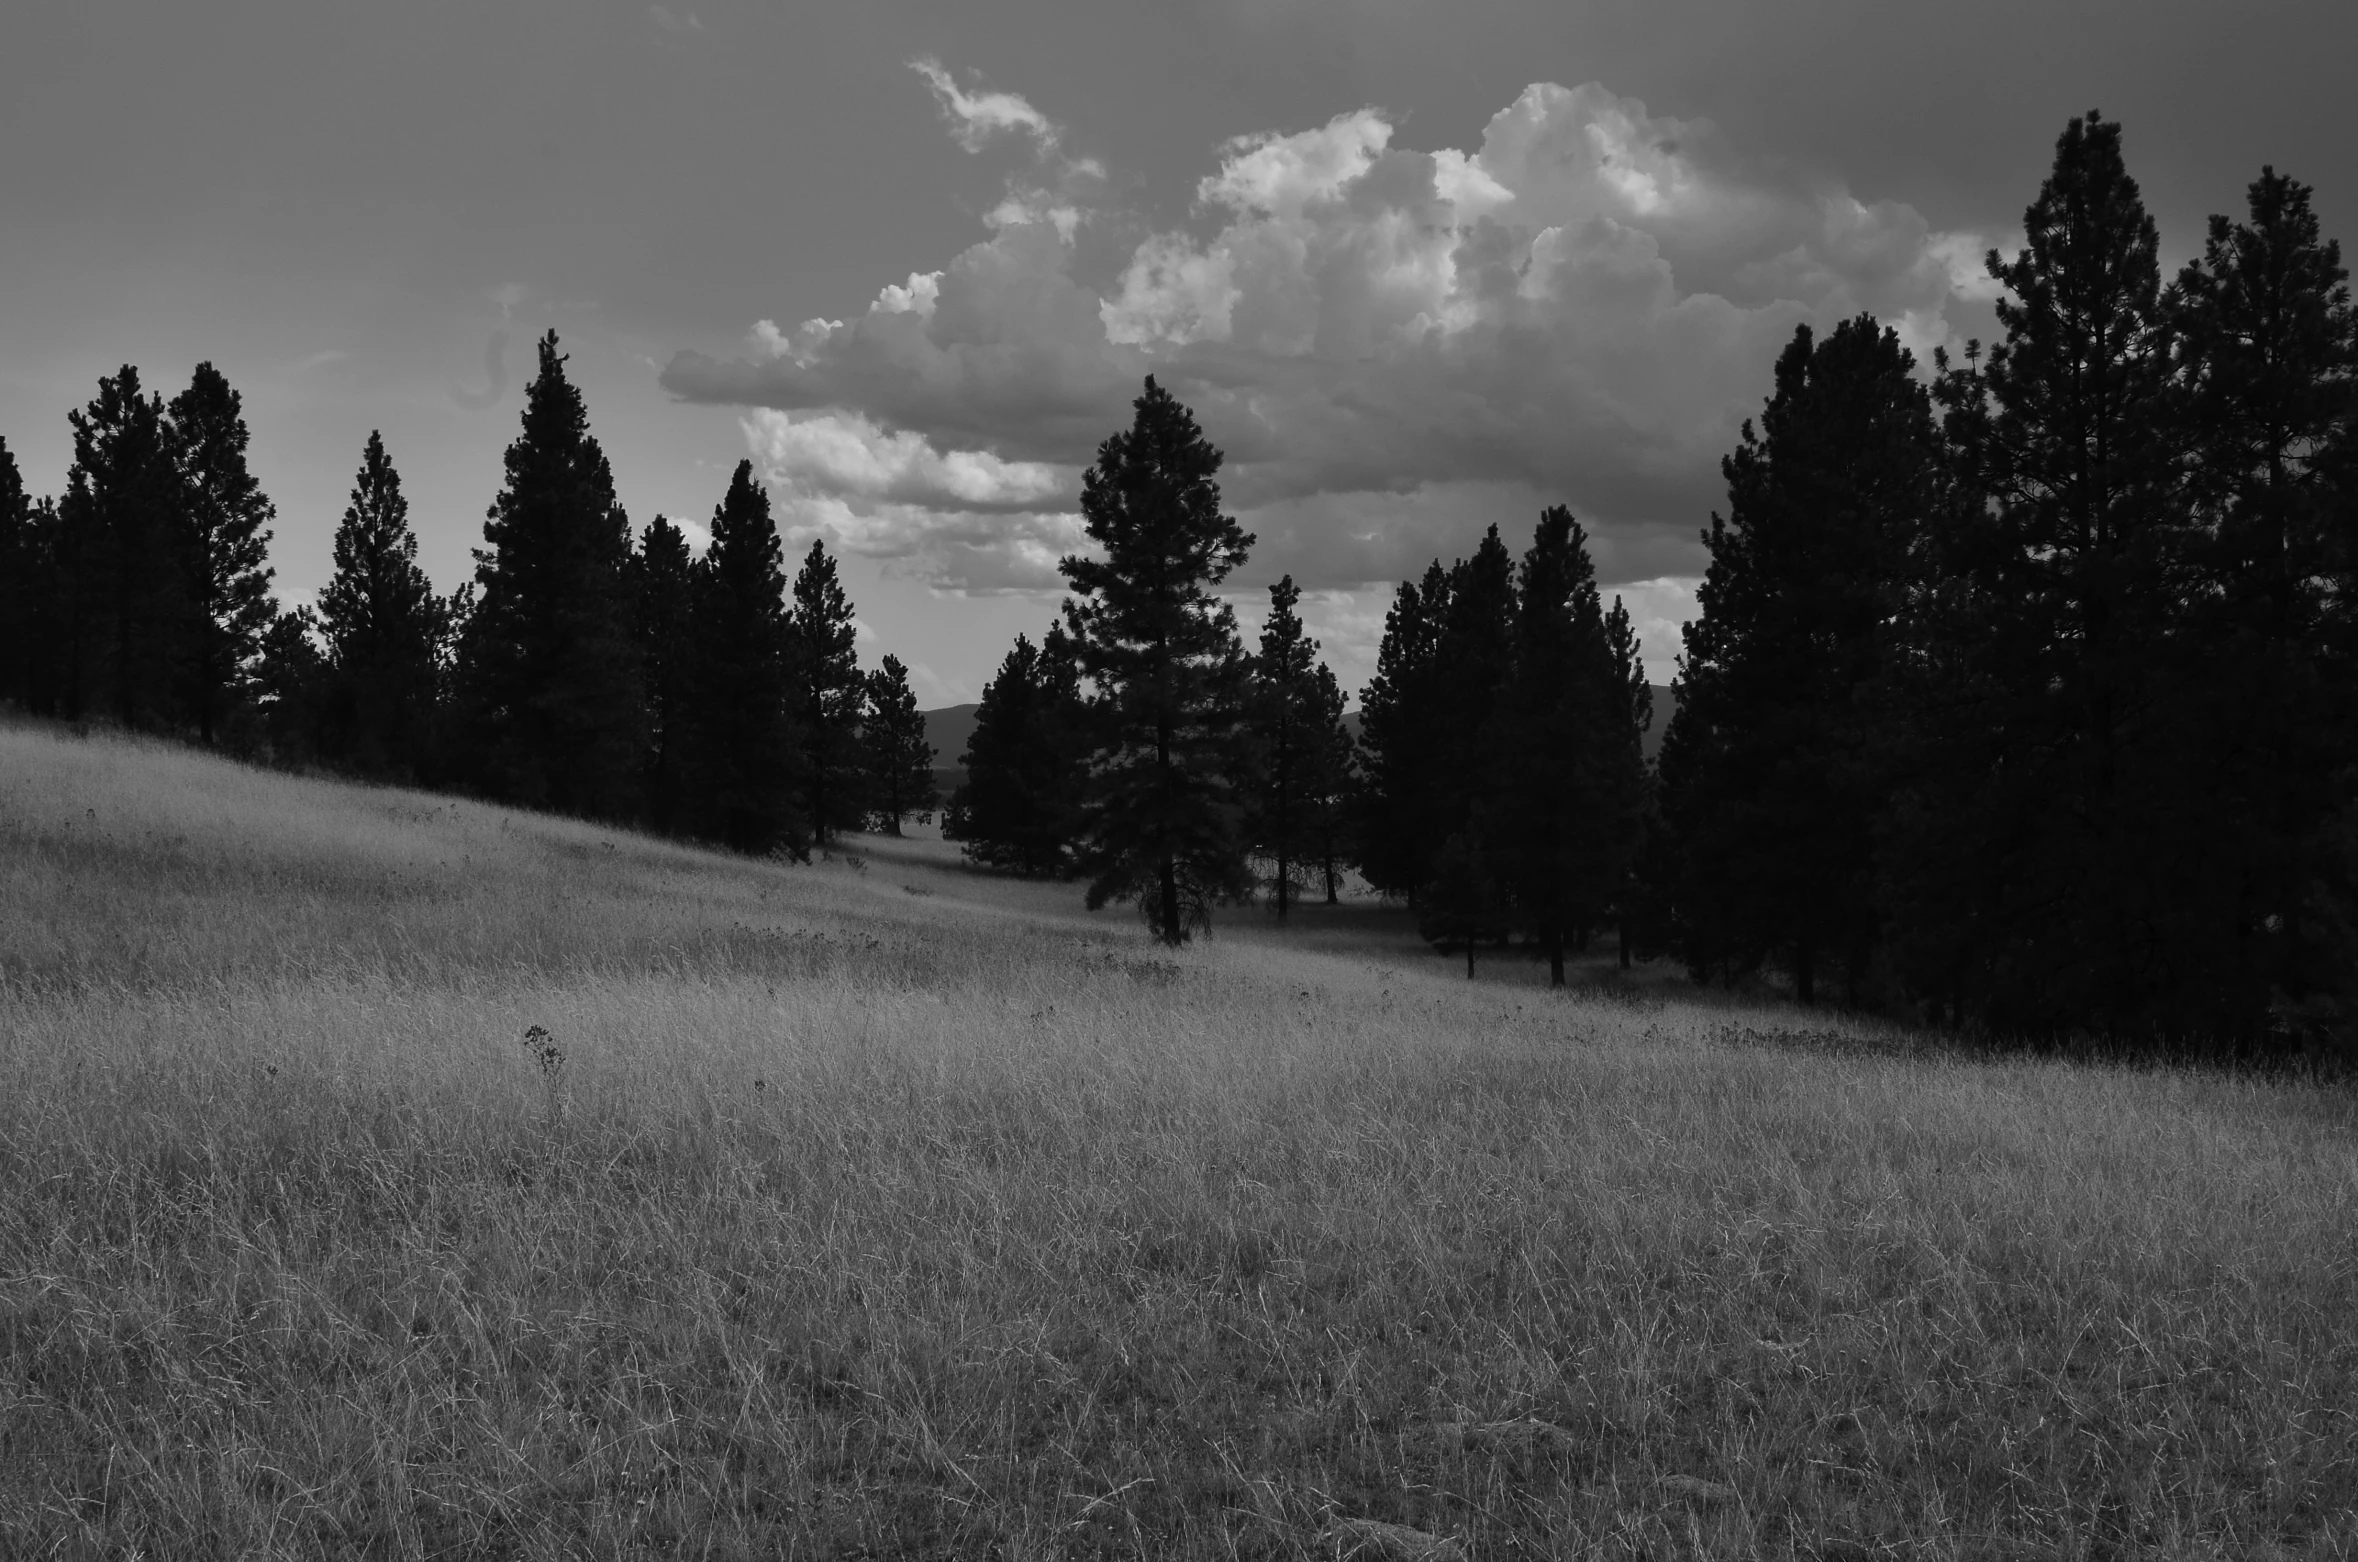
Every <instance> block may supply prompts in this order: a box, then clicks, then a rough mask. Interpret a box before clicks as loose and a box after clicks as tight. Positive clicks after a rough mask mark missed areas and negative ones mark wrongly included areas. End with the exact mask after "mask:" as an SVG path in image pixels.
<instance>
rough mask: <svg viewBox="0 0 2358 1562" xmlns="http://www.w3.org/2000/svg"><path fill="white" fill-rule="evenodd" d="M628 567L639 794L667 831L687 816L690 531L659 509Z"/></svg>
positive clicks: (650, 816) (650, 818)
mask: <svg viewBox="0 0 2358 1562" xmlns="http://www.w3.org/2000/svg"><path fill="white" fill-rule="evenodd" d="M630 569H631V596H632V599H633V601H634V603H635V604H636V607H637V617H636V619H635V622H636V624H637V627H638V640H639V667H640V675H641V677H642V679H643V686H644V688H645V690H646V695H647V753H646V760H645V765H646V779H645V782H644V786H643V793H642V795H643V798H644V807H645V809H646V818H647V823H648V824H649V825H650V826H651V827H652V828H654V829H656V830H658V831H662V832H665V833H669V832H671V831H674V830H677V829H679V828H680V826H681V823H682V821H683V820H684V819H685V818H686V812H685V807H684V804H683V801H682V798H681V795H680V788H681V775H682V770H683V767H684V765H685V764H686V763H687V760H686V757H685V754H684V748H685V745H686V743H687V737H686V724H687V708H688V702H689V686H690V683H691V681H692V680H693V677H694V662H695V641H694V636H693V625H692V623H691V621H690V616H689V612H690V603H691V600H692V595H693V593H692V589H691V582H692V578H693V571H694V563H693V561H692V560H691V559H690V557H689V554H688V538H687V534H686V533H684V532H682V531H681V530H680V529H679V528H678V527H677V526H674V525H673V524H672V523H671V522H670V521H669V520H667V519H665V518H664V517H663V516H660V515H658V516H656V517H655V519H653V520H651V521H649V522H648V523H647V529H646V531H645V532H644V533H642V534H641V535H640V538H639V546H638V549H637V551H636V552H634V553H633V554H632V555H631V560H630ZM780 654H781V655H782V654H783V650H782V649H781V652H780Z"/></svg>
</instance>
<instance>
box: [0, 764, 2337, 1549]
mask: <svg viewBox="0 0 2358 1562" xmlns="http://www.w3.org/2000/svg"><path fill="white" fill-rule="evenodd" d="M855 850H856V851H857V852H858V853H859V854H860V856H861V858H862V859H864V860H863V861H860V862H855V861H852V860H848V859H844V858H838V859H837V860H833V861H825V862H821V863H818V864H815V865H813V866H809V867H800V868H797V867H791V866H779V865H771V864H765V863H755V862H750V861H744V860H735V859H728V858H722V857H717V856H712V855H708V854H704V853H699V852H695V851H690V850H686V849H684V848H680V847H677V846H672V845H667V844H662V843H659V842H654V841H650V840H646V839H642V838H638V837H634V836H630V835H627V834H622V833H618V832H615V831H611V830H604V829H599V828H595V827H592V826H588V825H583V824H577V823H568V822H561V821H553V820H548V819H542V818H535V817H531V816H526V815H519V814H514V813H509V812H504V811H501V810H499V809H495V808H490V807H486V806H480V805H476V804H470V803H463V802H452V801H450V800H447V799H440V798H433V797H427V796H423V795H420V794H414V793H406V792H399V791H382V790H364V789H356V788H347V787H339V786H335V785H331V784H327V783H322V782H314V781H306V780H298V779H292V778H288V777H283V776H277V775H271V774H265V773H259V772H255V771H250V770H245V769H240V768H236V767H233V766H230V765H227V764H223V763H218V762H215V761H212V760H209V759H206V758H203V757H199V756H196V755H192V754H189V753H185V752H182V751H178V750H174V749H170V748H164V747H156V746H146V745H141V744H136V743H130V742H124V741H116V740H107V739H95V738H94V739H89V740H81V741H76V740H72V739H69V738H64V737H60V736H57V735H54V734H51V733H48V732H45V731H42V730H37V729H33V728H27V727H13V728H0V1556H5V1557H7V1558H10V1559H16V1558H52V1557H56V1558H72V1557H94V1558H95V1557H108V1558H134V1557H136V1558H145V1559H150V1562H181V1559H199V1558H249V1557H251V1558H272V1557H314V1556H327V1557H369V1558H378V1557H382V1558H460V1557H468V1558H472V1557H518V1558H552V1559H553V1558H561V1557H640V1556H648V1557H711V1558H756V1557H758V1558H769V1557H787V1556H814V1557H815V1556H876V1557H886V1556H891V1557H901V1556H909V1557H920V1556H945V1557H947V1556H956V1557H986V1556H995V1557H1006V1558H1017V1557H1041V1558H1046V1557H1065V1556H1100V1555H1103V1556H1129V1555H1146V1556H1179V1557H1199V1556H1200V1557H1228V1556H1243V1557H1293V1556H1307V1557H1339V1556H1352V1555H1357V1556H1366V1557H1379V1556H1388V1557H1415V1556H1433V1557H1439V1556H1460V1557H1467V1558H1490V1557H1513V1556H1524V1555H1530V1556H1557V1557H1652V1558H1670V1557H1715V1558H1717V1557H1754V1556H1758V1557H1772V1558H1784V1557H1843V1558H1867V1557H1883V1556H1905V1557H1925V1558H1962V1557H2054V1558H2083V1557H2085V1558H2097V1557H2165V1558H2195V1557H2219V1558H2258V1557H2312V1556H2317V1557H2323V1556H2349V1555H2358V1512H2354V1511H2353V1510H2354V1504H2358V1103H2354V1101H2353V1099H2352V1097H2351V1096H2350V1095H2349V1094H2347V1093H2346V1092H2336V1091H2332V1090H2326V1089H2320V1088H2318V1087H2314V1086H2300V1085H2295V1084H2290V1083H2272V1082H2266V1081H2259V1080H2253V1079H2247V1078H2237V1077H2230V1076H2224V1075H2217V1074H2203V1073H2193V1072H2184V1071H2170V1070H2160V1069H2127V1068H2096V1067H2089V1066H2083V1065H2073V1064H2065V1063H2060V1062H2053V1061H2041V1060H2028V1059H2025V1060H2000V1061H1996V1062H1992V1061H1987V1060H1981V1061H1976V1060H1971V1059H1965V1058H1959V1057H1954V1056H1946V1055H1943V1054H1941V1053H1939V1052H1937V1051H1936V1050H1933V1049H1931V1048H1928V1047H1920V1046H1916V1045H1914V1044H1912V1043H1911V1042H1910V1041H1909V1039H1908V1038H1906V1037H1900V1036H1892V1035H1888V1034H1876V1033H1871V1032H1868V1031H1866V1030H1864V1029H1860V1028H1856V1027H1850V1026H1847V1025H1843V1024H1835V1023H1829V1022H1828V1021H1826V1020H1825V1019H1823V1018H1822V1017H1814V1016H1810V1015H1807V1014H1805V1013H1802V1012H1799V1011H1791V1010H1785V1009H1780V1008H1769V1007H1761V1008H1752V1009H1746V1008H1741V1007H1733V1006H1730V1005H1728V1004H1726V1003H1715V1002H1708V1001H1702V1000H1698V999H1696V998H1694V997H1692V996H1682V994H1681V990H1680V989H1678V988H1677V987H1675V985H1670V984H1663V983H1657V984H1655V985H1652V986H1642V987H1637V988H1633V989H1626V990H1617V989H1614V988H1612V987H1610V986H1608V985H1597V986H1592V987H1591V988H1588V989H1584V990H1575V991H1574V992H1573V993H1571V994H1569V995H1566V994H1551V993H1549V992H1547V991H1546V990H1545V989H1544V988H1542V987H1540V986H1538V985H1536V984H1535V982H1534V981H1533V979H1532V973H1531V972H1530V971H1528V970H1523V969H1513V968H1506V967H1499V968H1496V969H1494V970H1489V971H1486V972H1485V973H1484V976H1483V979H1482V980H1480V981H1477V982H1474V983H1468V982H1466V981H1464V980H1463V979H1462V974H1461V968H1459V967H1457V966H1455V965H1454V964H1453V963H1452V962H1450V961H1448V960H1445V959H1442V958H1440V957H1437V956H1433V955H1429V954H1424V953H1421V952H1419V950H1418V949H1417V947H1416V945H1415V943H1414V941H1413V939H1410V938H1407V937H1405V936H1404V935H1403V933H1402V931H1401V924H1400V921H1399V919H1398V918H1397V917H1393V916H1389V915H1387V914H1385V913H1382V912H1380V911H1376V910H1373V909H1371V908H1366V907H1354V908H1345V909H1344V910H1343V911H1342V912H1340V913H1325V912H1321V913H1320V914H1318V915H1317V916H1315V917H1314V918H1312V919H1311V923H1310V925H1306V926H1305V927H1303V928H1300V929H1296V930H1293V931H1290V932H1284V933H1280V932H1278V931H1275V930H1273V929H1269V928H1267V927H1265V926H1262V925H1260V922H1259V919H1258V916H1257V914H1254V913H1237V914H1234V915H1232V916H1231V917H1230V918H1229V919H1228V921H1227V922H1226V923H1224V924H1223V926H1222V928H1221V930H1220V932H1219V935H1218V936H1217V937H1215V938H1214V939H1213V940H1211V941H1210V942H1208V943H1199V944H1197V945H1194V946H1191V947H1190V948H1188V949H1186V950H1184V951H1181V952H1180V953H1178V954H1176V955H1171V954H1166V953H1164V952H1162V951H1160V950H1158V949H1157V948H1155V947H1154V946H1152V945H1151V944H1149V943H1148V942H1147V940H1146V937H1145V935H1144V933H1143V931H1142V930H1141V928H1140V926H1139V925H1138V923H1137V922H1136V921H1135V919H1134V918H1132V917H1131V916H1129V915H1128V914H1127V913H1126V912H1109V913H1106V914H1104V915H1100V916H1096V917H1092V916H1090V915H1088V914H1087V913H1085V912H1083V911H1082V910H1081V909H1080V907H1079V898H1080V897H1079V893H1078V891H1077V890H1075V889H1073V888H1072V887H1070V886H1050V885H1028V884H1019V883H1011V882H1007V881H1003V880H996V879H991V878H987V877H983V876H980V875H976V874H971V873H968V872H966V871H964V870H962V869H961V868H960V867H958V865H957V864H956V862H955V859H954V857H953V856H952V855H951V854H950V851H949V849H948V848H945V847H943V846H942V845H941V844H940V843H938V842H910V843H900V844H895V843H887V842H881V841H876V840H862V841H860V842H857V843H855Z"/></svg>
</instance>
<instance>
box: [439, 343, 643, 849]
mask: <svg viewBox="0 0 2358 1562" xmlns="http://www.w3.org/2000/svg"><path fill="white" fill-rule="evenodd" d="M539 353H540V364H539V370H538V372H537V373H536V374H535V375H534V377H533V381H532V384H531V386H530V387H529V388H528V389H527V390H526V391H525V395H524V416H523V430H522V432H521V433H520V434H519V435H518V436H517V438H516V440H515V442H514V443H512V444H511V445H509V446H508V450H507V455H506V460H505V470H506V480H505V481H504V482H503V484H502V485H501V488H500V492H499V496H498V498H496V499H495V500H494V501H493V502H492V505H491V508H490V510H489V512H488V513H487V515H486V518H485V520H484V526H483V537H484V541H485V543H486V544H487V546H486V547H484V548H480V549H478V550H476V553H475V585H476V590H477V596H476V600H475V604H474V610H473V612H472V613H471V614H469V615H468V619H467V630H466V636H465V639H464V640H463V642H462V643H461V646H460V650H459V664H460V665H459V669H458V682H459V686H460V690H461V704H462V719H463V721H464V723H465V726H466V728H467V730H468V733H469V741H468V745H467V754H468V757H469V759H470V762H471V768H472V776H473V779H474V781H475V783H476V784H477V785H478V786H480V787H482V788H483V789H484V790H485V791H487V792H489V793H491V794H492V795H493V796H495V797H499V798H502V799H505V800H507V801H511V802H517V803H522V804H525V805H527V806H531V807H543V808H550V809H554V810H557V811H559V812H564V813H578V814H587V815H591V816H594V817H598V818H605V819H623V818H628V817H629V816H630V814H631V812H632V805H633V801H634V798H633V794H634V793H635V791H636V790H637V782H638V778H639V767H640V757H641V755H642V754H643V752H644V740H643V737H642V730H643V722H644V709H643V705H642V695H641V691H640V686H639V667H638V647H637V645H636V643H635V639H634V636H633V633H632V627H633V626H632V617H633V613H632V604H631V600H630V595H629V589H628V584H627V581H626V578H625V569H626V566H627V561H628V559H629V556H630V524H629V520H628V518H627V517H626V516H625V515H624V514H623V511H622V506H621V505H620V504H619V503H618V502H617V501H616V499H615V497H614V475H613V472H612V470H611V469H610V468H609V467H608V465H607V463H606V456H605V453H604V452H603V451H602V450H600V449H599V448H598V442H597V440H596V439H595V438H593V437H592V436H591V434H590V431H589V414H588V412H587V410H586V409H585V408H584V407H583V405H582V400H581V393H580V392H579V391H577V390H576V389H574V387H573V386H572V384H571V383H569V382H568V381H567V379H566V378H565V358H564V355H563V354H561V353H559V352H558V351H557V333H556V332H554V331H551V332H549V333H548V334H547V335H546V336H545V337H543V338H542V339H541V341H540V344H539Z"/></svg>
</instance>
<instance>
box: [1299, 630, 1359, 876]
mask: <svg viewBox="0 0 2358 1562" xmlns="http://www.w3.org/2000/svg"><path fill="white" fill-rule="evenodd" d="M1310 713H1311V714H1310V721H1309V724H1308V725H1307V726H1306V727H1305V728H1304V736H1305V737H1306V738H1309V739H1310V740H1311V741H1310V742H1309V744H1308V746H1307V747H1306V748H1305V750H1304V753H1303V766H1302V796H1303V799H1304V801H1305V803H1306V804H1307V805H1308V808H1309V826H1308V828H1307V830H1306V831H1305V833H1304V837H1303V838H1304V841H1305V843H1306V845H1307V847H1308V849H1309V851H1310V853H1311V856H1310V862H1311V863H1312V864H1313V865H1315V866H1316V867H1317V869H1318V874H1319V881H1320V883H1321V884H1322V885H1323V886H1324V888H1325V890H1326V903H1327V904H1328V905H1330V906H1331V905H1333V904H1335V902H1336V901H1337V900H1339V899H1340V898H1341V896H1340V894H1339V890H1340V884H1341V878H1342V871H1343V867H1344V865H1345V864H1346V863H1347V862H1348V861H1349V860H1350V854H1351V805H1352V798H1353V795H1354V793H1353V786H1354V783H1355V780H1356V776H1355V773H1354V770H1353V764H1352V761H1353V757H1354V753H1355V747H1356V746H1355V745H1354V744H1353V743H1352V741H1351V729H1350V728H1349V727H1347V726H1345V725H1344V724H1343V690H1342V687H1341V685H1339V684H1337V683H1336V682H1335V673H1334V669H1333V668H1331V667H1329V666H1327V665H1326V664H1325V663H1324V662H1321V663H1319V664H1318V683H1317V687H1316V688H1315V689H1314V690H1313V691H1312V695H1311V703H1310Z"/></svg>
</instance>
